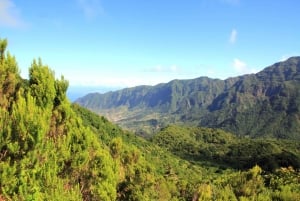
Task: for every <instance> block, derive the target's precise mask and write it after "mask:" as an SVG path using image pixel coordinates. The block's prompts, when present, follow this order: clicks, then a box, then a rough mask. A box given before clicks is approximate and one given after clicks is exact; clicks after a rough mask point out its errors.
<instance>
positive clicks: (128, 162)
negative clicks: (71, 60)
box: [0, 39, 300, 201]
mask: <svg viewBox="0 0 300 201" xmlns="http://www.w3.org/2000/svg"><path fill="white" fill-rule="evenodd" d="M6 46H7V41H6V40H1V39H0V200H1V201H2V200H4V201H6V200H7V201H8V200H74V201H77V200H84V201H93V200H105V201H110V200H120V201H121V200H136V201H139V200H143V201H144V200H145V201H147V200H149V201H150V200H161V201H165V200H173V201H176V200H178V201H179V200H195V201H201V200H299V198H300V191H299V189H300V186H299V183H300V182H299V177H300V175H299V171H298V169H297V164H296V165H294V164H292V163H290V164H283V165H282V166H281V165H280V166H278V168H277V169H275V170H272V172H265V171H264V170H263V169H261V167H259V166H253V167H251V168H250V169H241V170H240V171H237V170H236V169H234V168H230V167H229V166H228V167H226V168H224V167H222V166H220V165H219V164H218V163H211V164H206V159H205V160H203V161H200V160H199V161H197V162H193V161H189V160H184V159H183V158H182V157H181V156H180V157H177V156H175V155H173V154H172V153H170V152H169V151H167V150H166V149H165V148H163V147H160V146H164V144H159V143H157V144H158V145H160V146H158V145H156V144H154V143H151V142H149V141H146V140H144V139H142V138H140V137H137V136H136V135H134V134H132V133H130V132H128V131H124V130H122V129H121V128H120V127H118V126H116V125H114V124H112V123H110V122H109V121H108V120H107V119H106V118H104V117H100V116H98V115H96V114H94V113H92V112H90V111H89V110H87V109H85V108H82V107H80V106H79V105H76V104H74V105H72V104H71V103H70V102H69V100H68V99H67V98H66V91H67V88H68V82H67V81H66V80H65V79H64V78H63V77H61V78H60V79H57V78H55V75H54V72H53V71H51V69H50V68H49V67H48V66H47V65H44V64H43V63H42V61H41V59H39V60H37V61H36V60H34V61H33V62H32V64H31V66H30V68H29V79H28V80H27V79H22V78H21V76H20V74H19V69H18V65H17V62H16V59H15V57H13V56H11V55H10V54H9V53H5V49H6ZM178 129H179V128H178ZM182 131H183V132H184V133H186V135H187V136H189V132H188V131H187V130H185V129H184V128H183V129H182ZM204 131H205V130H204ZM212 132H213V133H215V132H217V133H219V134H220V136H219V137H217V138H216V139H220V140H221V141H222V138H226V140H227V139H229V141H235V137H233V136H231V135H230V134H227V133H225V134H224V133H223V131H222V132H221V131H215V130H212ZM171 135H172V134H171ZM205 136H206V137H205ZM230 136H231V137H230ZM158 137H159V136H158ZM206 138H210V135H209V134H208V132H206V131H205V132H204V133H203V135H202V137H201V138H199V140H200V141H201V139H206ZM157 139H158V138H157ZM160 139H161V138H160ZM157 142H159V141H157ZM216 142H217V141H216ZM155 143H156V142H155ZM201 143H202V142H201ZM203 143H211V141H203ZM207 146H209V144H208V145H207ZM281 148H282V147H280V145H278V149H281ZM294 149H295V147H294V145H293V146H291V148H290V149H288V150H289V151H291V152H296V151H297V149H298V150H299V147H298V148H296V150H294ZM233 156H234V155H233ZM234 157H235V156H234ZM208 159H209V158H208ZM295 159H297V158H295Z"/></svg>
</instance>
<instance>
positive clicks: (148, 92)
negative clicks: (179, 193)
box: [76, 57, 300, 139]
mask: <svg viewBox="0 0 300 201" xmlns="http://www.w3.org/2000/svg"><path fill="white" fill-rule="evenodd" d="M76 103H78V104H80V105H82V106H83V107H86V108H89V109H91V110H93V111H95V112H97V113H98V114H101V115H104V116H106V117H107V118H108V119H110V120H111V121H113V122H115V123H117V124H119V125H121V126H122V127H124V128H128V129H130V130H133V131H135V132H136V133H138V134H141V135H144V136H145V135H149V134H152V133H154V132H157V131H158V130H159V129H160V128H163V127H165V126H166V125H168V124H172V123H179V124H188V125H193V126H204V127H211V128H221V129H224V130H226V131H229V132H232V133H235V134H236V135H238V136H250V137H275V138H283V139H300V134H299V133H300V132H299V131H300V116H299V115H300V113H299V111H300V57H292V58H289V59H288V60H286V61H284V62H279V63H275V64H274V65H272V66H269V67H267V68H265V69H264V70H262V71H261V72H259V73H257V74H251V75H244V76H239V77H234V78H229V79H226V80H218V79H210V78H207V77H200V78H196V79H192V80H173V81H171V82H169V83H166V84H159V85H156V86H138V87H133V88H126V89H122V90H118V91H114V92H108V93H104V94H99V93H93V94H88V95H86V96H84V97H82V98H79V99H77V100H76Z"/></svg>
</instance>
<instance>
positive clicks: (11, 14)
mask: <svg viewBox="0 0 300 201" xmlns="http://www.w3.org/2000/svg"><path fill="white" fill-rule="evenodd" d="M24 25H25V24H24V22H23V21H22V20H21V18H20V13H19V10H18V8H17V7H16V5H15V4H14V2H13V1H12V0H0V26H6V27H14V28H16V27H23V26H24Z"/></svg>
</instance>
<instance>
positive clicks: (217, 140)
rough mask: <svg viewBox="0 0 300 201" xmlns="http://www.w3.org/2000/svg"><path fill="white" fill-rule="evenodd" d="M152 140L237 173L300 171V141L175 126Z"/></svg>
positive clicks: (183, 154) (174, 151)
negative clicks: (281, 170) (239, 171)
mask: <svg viewBox="0 0 300 201" xmlns="http://www.w3.org/2000/svg"><path fill="white" fill-rule="evenodd" d="M151 140H152V142H154V143H155V144H158V145H159V146H161V147H164V148H166V149H167V150H169V151H171V152H172V153H174V154H176V155H178V156H180V157H181V158H183V159H186V160H190V161H207V162H210V163H214V164H219V165H220V166H225V167H231V168H237V169H248V168H250V167H253V166H255V165H259V166H260V167H262V168H263V169H264V170H267V171H274V170H276V169H278V168H279V167H289V166H292V167H294V168H296V169H299V168H300V143H299V142H298V141H288V140H274V139H247V138H237V137H236V136H235V135H233V134H231V133H227V132H224V131H222V130H220V129H210V128H197V127H184V126H175V125H172V126H168V127H166V128H164V129H163V130H161V131H160V132H158V133H157V134H155V135H154V136H153V138H152V139H151Z"/></svg>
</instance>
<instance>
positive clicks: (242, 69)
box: [232, 58, 257, 74]
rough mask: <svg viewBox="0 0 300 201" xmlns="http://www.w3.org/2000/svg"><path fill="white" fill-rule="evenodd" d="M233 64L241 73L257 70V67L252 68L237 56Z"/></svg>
mask: <svg viewBox="0 0 300 201" xmlns="http://www.w3.org/2000/svg"><path fill="white" fill-rule="evenodd" d="M232 66H233V67H234V69H235V71H236V72H237V73H239V74H251V73H256V72H257V70H256V69H254V68H250V67H249V66H248V65H247V64H246V63H245V62H243V61H241V60H240V59H237V58H235V59H234V60H233V63H232Z"/></svg>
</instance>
